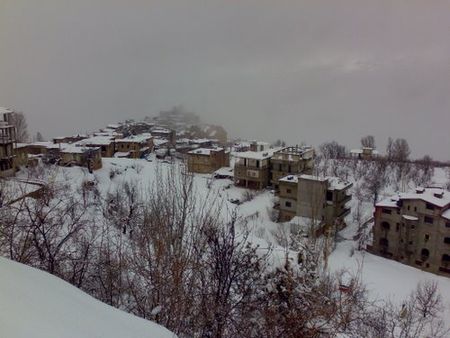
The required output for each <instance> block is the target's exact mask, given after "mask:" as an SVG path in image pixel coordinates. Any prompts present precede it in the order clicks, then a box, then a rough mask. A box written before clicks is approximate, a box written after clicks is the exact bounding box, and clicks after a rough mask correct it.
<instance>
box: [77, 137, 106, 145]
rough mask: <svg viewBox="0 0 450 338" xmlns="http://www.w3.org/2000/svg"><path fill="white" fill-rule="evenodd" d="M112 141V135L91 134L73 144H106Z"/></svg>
mask: <svg viewBox="0 0 450 338" xmlns="http://www.w3.org/2000/svg"><path fill="white" fill-rule="evenodd" d="M112 142H114V139H113V137H112V136H92V137H89V138H86V139H84V140H81V141H78V142H76V143H75V144H77V145H81V146H88V145H102V146H106V145H109V144H111V143H112Z"/></svg>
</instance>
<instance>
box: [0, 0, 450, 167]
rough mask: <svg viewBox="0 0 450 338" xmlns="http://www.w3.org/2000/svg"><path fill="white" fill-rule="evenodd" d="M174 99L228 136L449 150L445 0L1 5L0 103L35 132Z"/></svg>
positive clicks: (13, 1) (418, 151)
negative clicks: (395, 142)
mask: <svg viewBox="0 0 450 338" xmlns="http://www.w3.org/2000/svg"><path fill="white" fill-rule="evenodd" d="M178 104H182V105H183V106H184V107H185V108H186V109H187V110H190V111H195V112H197V113H199V114H200V115H201V117H202V118H203V119H204V120H205V122H210V123H219V124H222V125H223V126H224V127H225V128H226V129H227V130H228V132H229V134H230V136H236V137H243V138H248V139H256V138H257V139H260V140H266V141H273V140H275V139H277V138H282V139H284V140H286V141H287V142H288V143H292V144H296V143H301V142H306V143H309V144H313V145H317V144H320V143H322V142H324V141H327V140H333V139H334V140H337V141H339V142H341V143H344V144H345V145H347V146H348V147H350V148H351V147H354V146H358V145H359V139H360V137H361V136H363V135H366V134H373V135H375V137H376V139H377V144H378V145H379V148H382V150H384V146H385V143H386V139H387V137H388V136H393V137H404V138H406V139H407V140H408V141H409V143H410V146H411V148H412V150H413V153H414V155H415V156H422V155H424V154H426V153H429V154H431V155H432V156H433V157H435V158H439V159H450V0H448V1H441V0H429V1H427V0H403V1H400V0H398V1H396V0H370V1H369V0H327V1H325V0H309V1H302V0H297V1H294V0H290V1H287V0H286V1H281V0H277V1H274V0H270V1H263V0H257V1H245V0H239V1H238V0H223V1H214V0H205V1H193V0H179V1H170V0H160V1H159V0H158V1H151V0H147V1H144V0H141V1H138V0H127V1H113V0H76V1H74V0H70V1H69V0H54V1H51V0H39V1H36V0H0V106H6V107H11V108H14V109H17V110H21V111H24V112H25V114H26V115H27V118H28V124H29V126H30V129H31V130H32V131H33V132H36V131H41V132H42V133H43V134H44V136H46V137H48V138H49V137H54V136H61V135H64V134H73V133H76V132H85V131H89V130H93V129H96V128H100V127H102V126H104V125H105V124H108V123H112V122H116V121H118V120H123V119H125V118H133V117H134V118H139V117H144V116H146V115H154V114H156V113H157V112H158V111H159V110H161V109H170V108H171V107H172V106H174V105H178Z"/></svg>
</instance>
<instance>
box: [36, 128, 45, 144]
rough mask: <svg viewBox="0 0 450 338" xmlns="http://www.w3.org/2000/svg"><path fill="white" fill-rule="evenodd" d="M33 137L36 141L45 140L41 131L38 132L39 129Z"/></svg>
mask: <svg viewBox="0 0 450 338" xmlns="http://www.w3.org/2000/svg"><path fill="white" fill-rule="evenodd" d="M35 139H36V141H37V142H44V141H45V139H44V136H42V134H41V132H39V131H38V132H37V133H36V137H35Z"/></svg>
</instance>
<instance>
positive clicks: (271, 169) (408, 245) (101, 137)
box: [0, 108, 450, 277]
mask: <svg viewBox="0 0 450 338" xmlns="http://www.w3.org/2000/svg"><path fill="white" fill-rule="evenodd" d="M0 113H1V114H2V121H1V122H0V177H3V178H6V177H12V176H14V175H15V172H16V171H17V170H19V169H20V167H23V166H25V167H32V166H36V165H38V163H39V162H43V163H48V164H56V165H59V166H80V167H85V168H87V170H88V171H89V172H93V171H95V170H98V169H100V168H102V158H108V157H116V158H130V159H146V160H148V161H153V160H158V159H159V160H161V161H166V162H167V161H175V160H177V161H181V162H182V163H185V165H186V169H187V171H188V172H189V173H192V174H196V175H201V174H203V175H205V174H206V175H210V176H211V177H214V178H215V179H229V180H232V181H233V183H234V185H236V186H238V187H242V188H245V189H249V190H262V189H272V190H273V191H274V192H275V195H276V197H277V198H276V202H275V205H274V206H273V208H274V211H276V213H277V220H278V222H280V223H286V224H290V225H291V226H295V227H297V228H298V229H303V230H305V229H307V231H310V232H313V233H314V234H316V235H320V234H325V233H328V234H330V233H331V235H332V234H333V233H336V232H337V231H339V230H341V229H343V228H345V226H346V223H345V217H346V216H347V215H349V214H350V211H351V210H350V207H349V203H348V202H349V201H350V200H351V199H352V195H351V192H350V191H351V187H352V184H351V183H349V182H346V181H343V180H341V179H339V178H337V177H319V176H317V175H314V159H315V150H314V148H312V147H310V146H299V145H293V146H283V145H278V146H274V145H270V144H269V143H266V142H258V141H250V142H248V141H234V142H229V140H228V137H227V134H226V132H225V130H224V129H223V128H222V127H219V126H213V125H205V124H202V123H201V122H200V120H199V118H198V117H197V116H196V115H195V114H192V113H190V114H189V113H180V112H179V111H177V110H176V109H174V110H171V111H166V112H161V113H160V114H159V115H158V116H157V117H154V118H146V119H145V120H143V121H133V120H130V121H125V122H121V123H117V124H110V125H108V126H107V127H105V128H103V129H101V130H99V131H97V132H93V133H92V134H89V135H73V136H64V137H57V138H54V139H53V140H52V141H51V142H43V141H39V142H32V143H18V142H17V138H16V133H17V131H16V128H15V126H14V125H13V123H12V121H13V118H14V114H15V113H14V111H12V110H10V109H6V108H0ZM379 156H380V155H379V153H378V152H377V150H376V149H374V148H372V147H362V148H361V149H354V150H352V151H351V152H350V158H353V159H354V160H355V161H369V160H375V159H377V158H378V157H379ZM233 203H236V204H239V203H241V201H239V200H235V201H233ZM372 236H373V241H372V245H369V246H368V248H367V249H368V251H370V252H372V253H374V254H377V255H380V256H383V257H386V258H390V259H394V260H397V261H399V262H402V263H404V264H408V265H411V266H414V267H416V268H421V269H423V270H426V271H429V272H433V273H436V274H441V275H444V276H448V277H450V192H449V191H446V190H445V189H443V188H442V187H427V188H418V189H416V190H415V191H412V192H408V193H402V194H399V195H394V196H392V197H390V198H388V199H386V200H383V201H381V202H378V203H376V205H375V212H374V227H373V230H372Z"/></svg>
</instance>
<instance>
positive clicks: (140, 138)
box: [116, 133, 153, 143]
mask: <svg viewBox="0 0 450 338" xmlns="http://www.w3.org/2000/svg"><path fill="white" fill-rule="evenodd" d="M152 137H153V136H152V134H150V133H143V134H139V135H130V136H128V137H125V138H121V139H117V140H116V143H136V142H138V143H141V142H147V141H148V140H149V139H151V138H152Z"/></svg>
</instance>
